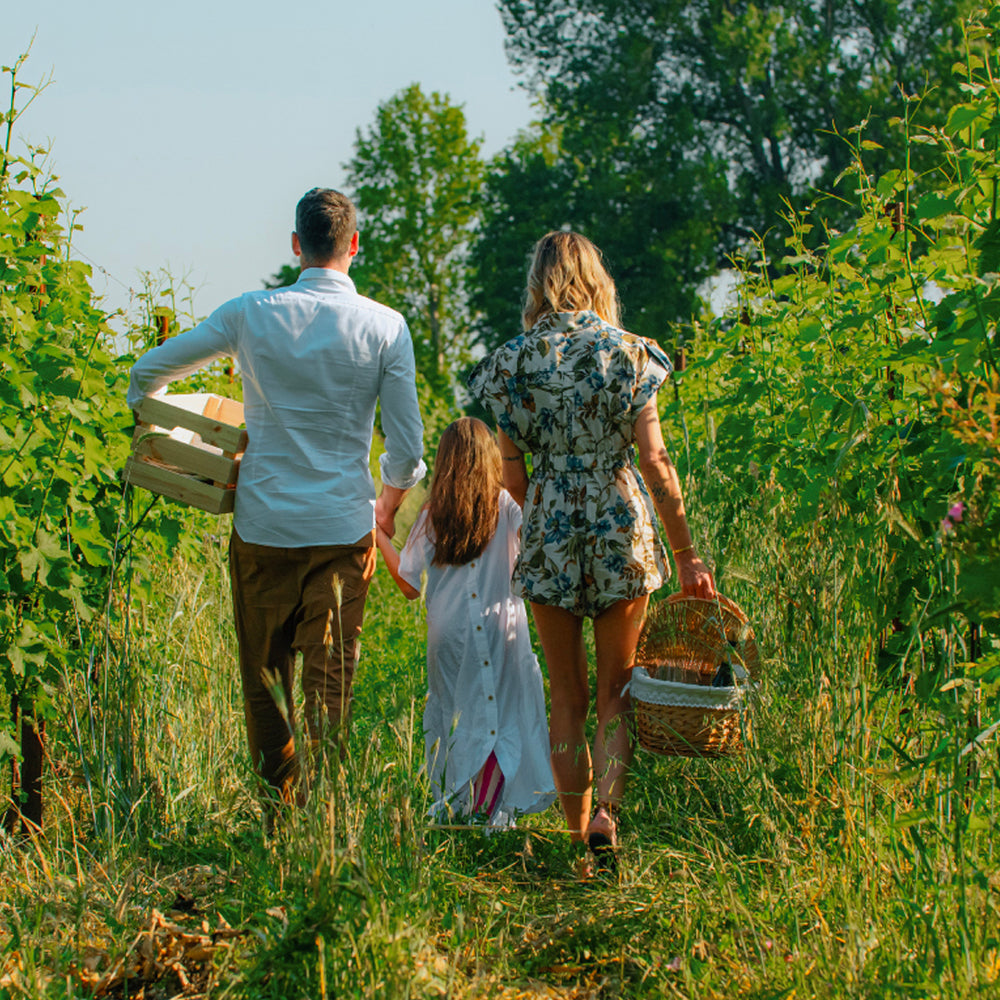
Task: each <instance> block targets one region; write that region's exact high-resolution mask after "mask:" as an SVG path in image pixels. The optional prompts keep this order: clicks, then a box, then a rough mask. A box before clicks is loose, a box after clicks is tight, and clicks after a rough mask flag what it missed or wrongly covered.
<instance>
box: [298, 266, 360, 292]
mask: <svg viewBox="0 0 1000 1000" xmlns="http://www.w3.org/2000/svg"><path fill="white" fill-rule="evenodd" d="M296 284H297V285H313V286H326V287H327V288H340V289H343V290H344V291H348V292H356V291H357V289H356V288H355V287H354V282H353V281H352V280H351V279H350V277H349V276H348V275H346V274H344V272H343V271H336V270H334V269H333V268H332V267H307V268H305V270H303V271H302V272H301V273H300V274H299V280H298V281H297V282H296Z"/></svg>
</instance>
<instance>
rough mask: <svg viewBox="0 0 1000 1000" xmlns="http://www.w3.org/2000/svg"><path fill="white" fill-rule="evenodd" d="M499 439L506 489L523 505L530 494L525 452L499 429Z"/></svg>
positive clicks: (520, 505) (519, 504) (519, 505)
mask: <svg viewBox="0 0 1000 1000" xmlns="http://www.w3.org/2000/svg"><path fill="white" fill-rule="evenodd" d="M497 441H499V443H500V457H501V458H502V459H503V485H504V489H506V490H507V492H508V493H509V494H510V495H511V496H512V497H513V498H514V499H515V500H516V501H517V505H518V507H523V506H524V501H525V498H526V497H527V495H528V468H527V466H526V465H525V464H524V452H523V451H521V449H520V448H518V446H517V445H516V444H514V442H513V441H511V439H510V438H509V437H507V435H506V434H504V432H503V431H501V430H499V429H498V430H497Z"/></svg>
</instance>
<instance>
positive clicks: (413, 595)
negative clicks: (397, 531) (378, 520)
mask: <svg viewBox="0 0 1000 1000" xmlns="http://www.w3.org/2000/svg"><path fill="white" fill-rule="evenodd" d="M375 539H376V541H377V542H378V550H379V552H381V553H382V558H383V559H384V560H385V564H386V566H387V567H388V569H389V573H390V575H391V576H392V578H393V580H395V581H396V586H397V587H399V589H400V590H401V591H402V592H403V596H404V597H405V598H406V599H407V600H410V601H415V600H416V599H417V598H418V597H419V596H420V591H419V590H414V589H413V587H411V586H410V584H408V583H407V582H406V581H405V580H404V579H403V578H402V577H401V576H400V575H399V553H398V552H397V551H396V549H395V547H394V546H393V544H392V539H391V538H390V537H389V536H388V535H387V534H386V533H385V532H384V531H383V530H382V529H381V528H378V527H377V528H376V529H375Z"/></svg>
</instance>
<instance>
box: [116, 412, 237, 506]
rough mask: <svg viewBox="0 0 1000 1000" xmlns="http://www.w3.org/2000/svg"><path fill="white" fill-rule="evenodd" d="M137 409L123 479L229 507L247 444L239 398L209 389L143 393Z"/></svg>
mask: <svg viewBox="0 0 1000 1000" xmlns="http://www.w3.org/2000/svg"><path fill="white" fill-rule="evenodd" d="M136 414H137V416H138V422H137V424H136V428H135V432H134V433H133V435H132V454H131V456H130V457H129V459H128V461H127V462H126V465H125V469H124V471H123V473H122V476H123V478H124V479H125V481H126V482H129V483H132V485H133V486H142V487H143V488H144V489H147V490H152V491H153V492H154V493H159V494H160V495H161V496H165V497H168V498H169V499H171V500H176V501H178V502H179V503H183V504H188V505H189V506H191V507H199V508H200V509H201V510H207V511H209V512H210V513H212V514H228V513H230V512H231V511H232V509H233V502H234V500H235V498H236V477H237V476H238V475H239V471H240V458H241V457H242V455H243V452H244V451H246V446H247V432H246V431H245V430H244V429H243V428H242V427H240V426H239V425H240V424H242V423H243V404H242V403H238V402H237V401H236V400H235V399H226V398H225V397H224V396H216V395H213V394H211V393H190V394H178V395H174V396H166V397H160V396H147V397H146V398H145V399H144V400H143V401H142V402H141V403H140V404H139V408H138V410H137V411H136Z"/></svg>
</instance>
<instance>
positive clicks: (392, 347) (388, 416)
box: [379, 323, 427, 490]
mask: <svg viewBox="0 0 1000 1000" xmlns="http://www.w3.org/2000/svg"><path fill="white" fill-rule="evenodd" d="M416 373H417V369H416V363H415V361H414V359H413V341H412V340H411V339H410V331H409V329H408V328H407V326H406V324H405V323H403V324H402V326H401V328H400V332H399V334H398V335H397V337H396V338H395V340H394V341H393V342H392V343H390V344H389V345H388V346H387V348H386V352H385V365H384V368H383V372H382V384H381V387H380V388H379V402H380V403H381V406H382V430H383V432H384V434H385V452H384V453H383V454H382V455H381V457H380V458H379V469H380V470H381V475H382V482H383V483H385V484H386V485H388V486H395V487H396V488H397V489H400V490H408V489H410V488H411V487H412V486H415V485H416V484H417V483H419V482H420V480H421V479H423V477H424V475H425V474H426V472H427V466H426V465H425V464H424V459H423V454H424V425H423V421H422V420H421V419H420V405H419V403H418V402H417V384H416Z"/></svg>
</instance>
